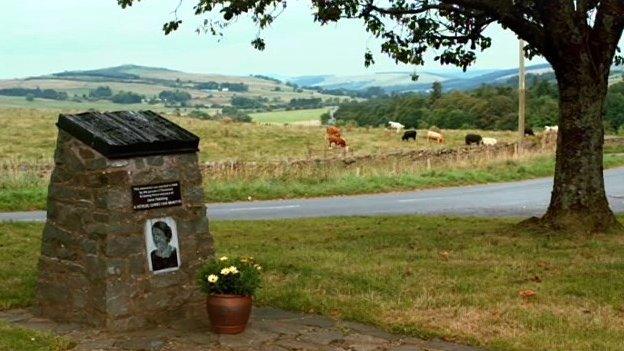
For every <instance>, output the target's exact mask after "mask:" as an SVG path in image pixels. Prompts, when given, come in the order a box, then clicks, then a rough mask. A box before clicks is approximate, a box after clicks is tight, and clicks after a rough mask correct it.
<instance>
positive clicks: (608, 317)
mask: <svg viewBox="0 0 624 351" xmlns="http://www.w3.org/2000/svg"><path fill="white" fill-rule="evenodd" d="M514 222H515V220H513V219H475V218H446V217H415V216H410V217H351V218H326V219H305V220H285V221H284V220H282V221H239V222H213V223H212V228H211V231H212V233H213V235H214V237H215V242H216V245H217V247H216V249H217V252H218V254H219V255H220V254H226V255H242V254H245V255H253V256H255V257H256V258H257V259H258V260H260V261H261V262H262V263H263V265H264V267H265V282H264V286H263V288H262V289H261V291H260V294H259V296H258V297H257V300H256V301H257V303H258V304H262V305H271V306H276V307H280V308H285V309H290V310H297V311H304V312H311V313H320V314H324V315H329V316H333V317H336V318H342V319H347V320H355V321H360V322H364V323H368V324H372V325H377V326H380V327H382V328H384V329H386V330H390V331H393V332H399V333H403V334H407V335H414V336H421V337H433V336H437V337H442V338H444V339H446V340H454V341H458V342H462V343H469V344H474V345H480V346H484V347H486V348H488V349H492V350H566V351H567V350H621V341H622V340H624V302H623V301H624V299H623V297H624V296H623V293H622V292H623V291H624V236H623V235H622V234H615V233H614V234H609V235H595V236H583V237H581V236H577V237H567V236H561V235H558V236H549V235H547V233H532V232H526V231H523V230H520V229H517V228H515V227H514V226H513V223H514ZM41 229H42V225H41V224H7V223H4V224H0V233H1V234H0V235H2V238H1V239H2V242H3V243H5V245H8V246H5V247H4V250H2V251H0V255H1V257H0V258H1V260H0V273H1V274H0V303H1V304H0V306H3V307H2V308H12V307H20V306H27V305H29V304H30V303H32V299H33V288H34V285H33V282H34V279H35V278H34V277H35V266H36V258H37V254H38V251H39V242H38V239H37V238H38V237H39V235H40V232H41ZM16 267H19V269H16ZM12 286H14V287H12ZM527 289H531V290H533V291H535V292H536V293H537V294H536V296H535V297H533V298H529V299H526V298H523V297H521V296H519V292H520V291H523V290H527ZM18 296H19V298H18ZM1 328H2V327H0V339H2V335H1V333H3V331H1ZM9 332H11V331H9ZM26 337H28V336H26ZM0 342H1V341H0ZM0 345H1V344H0ZM1 347H2V346H0V350H1V349H2V348H1ZM18 349H19V348H18ZM25 350H31V349H28V348H25ZM32 350H37V349H35V348H33V349H32Z"/></svg>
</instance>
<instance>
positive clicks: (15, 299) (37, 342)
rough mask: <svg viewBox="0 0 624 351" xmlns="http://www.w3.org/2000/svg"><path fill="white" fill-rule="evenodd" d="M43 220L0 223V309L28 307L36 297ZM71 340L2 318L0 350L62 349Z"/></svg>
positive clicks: (59, 350)
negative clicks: (7, 321)
mask: <svg viewBox="0 0 624 351" xmlns="http://www.w3.org/2000/svg"><path fill="white" fill-rule="evenodd" d="M41 230H42V225H41V224H30V223H12V224H7V223H0V242H1V243H2V244H0V247H1V249H0V310H6V309H12V308H21V307H28V306H30V305H31V304H32V303H33V300H34V297H35V285H36V280H37V259H38V257H39V250H40V248H41ZM71 347H72V344H71V343H70V342H69V340H67V339H64V338H60V337H57V336H54V335H51V334H49V333H41V332H37V331H32V330H25V329H22V328H19V327H15V326H12V325H9V324H7V323H3V322H0V351H16V350H19V351H63V350H69V349H70V348H71Z"/></svg>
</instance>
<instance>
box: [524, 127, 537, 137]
mask: <svg viewBox="0 0 624 351" xmlns="http://www.w3.org/2000/svg"><path fill="white" fill-rule="evenodd" d="M524 136H535V132H533V128H531V127H528V128H524Z"/></svg>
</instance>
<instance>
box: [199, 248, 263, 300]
mask: <svg viewBox="0 0 624 351" xmlns="http://www.w3.org/2000/svg"><path fill="white" fill-rule="evenodd" d="M261 269H262V267H261V266H260V265H259V264H257V263H256V262H255V260H254V259H253V257H235V258H228V257H227V256H223V257H221V258H219V259H215V260H212V261H210V262H208V263H206V264H205V265H204V266H203V267H202V269H201V270H200V271H199V274H198V277H197V281H198V283H199V286H200V288H201V290H202V291H203V292H204V293H206V294H231V295H244V296H253V295H254V294H255V292H256V290H257V289H258V288H259V287H260V284H261V279H260V270H261Z"/></svg>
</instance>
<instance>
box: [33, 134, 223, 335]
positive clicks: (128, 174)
mask: <svg viewBox="0 0 624 351" xmlns="http://www.w3.org/2000/svg"><path fill="white" fill-rule="evenodd" d="M54 160H55V167H54V170H53V172H52V176H51V182H50V186H49V191H48V213H47V217H48V220H47V222H46V225H45V228H44V232H43V242H42V250H41V252H42V255H41V258H40V261H39V272H40V274H39V281H38V289H37V295H38V296H37V297H38V302H39V306H38V309H39V312H40V314H42V315H43V316H46V317H49V318H52V319H55V320H59V321H65V322H78V323H86V324H89V325H93V326H97V327H106V328H109V329H112V330H131V329H137V328H143V327H146V326H150V325H156V324H162V323H166V322H169V321H173V320H181V319H192V320H200V321H201V320H205V319H206V318H205V310H204V303H205V297H204V296H203V295H202V293H201V292H200V291H199V289H198V285H197V283H196V273H197V271H198V268H199V267H200V265H201V264H202V263H203V261H204V260H205V259H206V258H209V257H211V256H212V255H213V243H212V239H211V236H210V234H209V232H208V220H207V218H206V209H205V206H204V196H203V190H202V177H201V173H200V170H199V166H198V160H197V154H195V153H190V154H177V155H164V156H149V157H137V158H133V159H118V160H110V159H107V158H105V157H104V156H102V155H101V154H99V153H98V152H96V151H94V150H93V149H91V148H90V147H89V146H87V145H85V144H83V143H82V142H80V141H78V140H77V139H75V138H74V137H72V136H70V135H69V134H67V133H65V132H64V131H62V130H59V136H58V141H57V148H56V152H55V155H54ZM169 181H179V182H180V189H181V192H182V193H181V195H182V206H177V207H167V208H158V209H152V210H144V211H135V210H133V207H132V193H131V186H133V185H143V184H151V183H161V182H169ZM160 217H173V218H174V219H175V221H176V224H177V229H178V238H179V251H180V256H181V265H180V269H179V270H176V271H173V272H169V273H162V274H154V273H153V272H150V271H149V264H148V260H147V255H148V253H147V252H146V250H147V249H146V240H145V234H144V227H145V223H146V220H147V219H150V218H160Z"/></svg>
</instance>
